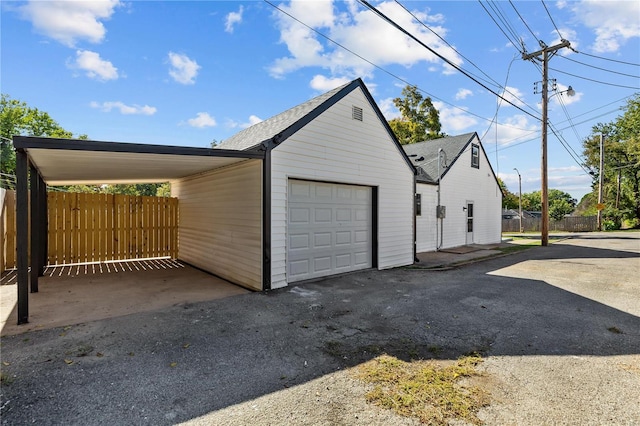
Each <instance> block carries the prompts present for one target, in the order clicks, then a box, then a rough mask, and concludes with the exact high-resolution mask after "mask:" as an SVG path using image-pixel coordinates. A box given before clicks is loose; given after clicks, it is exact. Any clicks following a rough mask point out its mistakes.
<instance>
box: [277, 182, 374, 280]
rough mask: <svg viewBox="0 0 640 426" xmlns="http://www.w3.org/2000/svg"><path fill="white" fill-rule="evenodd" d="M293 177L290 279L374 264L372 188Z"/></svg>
mask: <svg viewBox="0 0 640 426" xmlns="http://www.w3.org/2000/svg"><path fill="white" fill-rule="evenodd" d="M289 182H290V183H289V192H288V194H289V199H288V212H289V215H288V225H287V227H288V230H287V234H288V235H289V238H288V241H287V264H288V281H289V282H294V281H299V280H303V279H309V278H315V277H321V276H326V275H331V274H335V273H339V272H346V271H352V270H357V269H364V268H369V267H371V265H372V248H373V246H372V238H371V233H372V223H373V218H372V205H371V203H372V196H371V192H372V190H371V188H369V187H361V186H355V185H340V184H330V183H321V182H311V181H309V182H306V181H296V180H290V181H289Z"/></svg>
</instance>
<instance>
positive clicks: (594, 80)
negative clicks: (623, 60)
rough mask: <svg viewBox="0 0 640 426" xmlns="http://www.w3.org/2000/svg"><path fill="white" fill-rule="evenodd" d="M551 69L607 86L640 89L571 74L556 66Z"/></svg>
mask: <svg viewBox="0 0 640 426" xmlns="http://www.w3.org/2000/svg"><path fill="white" fill-rule="evenodd" d="M549 69H550V70H553V71H555V72H559V73H561V74H566V75H570V76H571V77H576V78H581V79H583V80H587V81H592V82H594V83H598V84H604V85H607V86H614V87H624V88H625V89H633V90H640V87H634V86H626V85H624V84H615V83H607V82H606V81H600V80H596V79H593V78H588V77H583V76H580V75H576V74H571V73H569V72H566V71H560V70H559V69H555V68H551V67H549Z"/></svg>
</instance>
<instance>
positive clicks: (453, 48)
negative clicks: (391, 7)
mask: <svg viewBox="0 0 640 426" xmlns="http://www.w3.org/2000/svg"><path fill="white" fill-rule="evenodd" d="M395 2H396V3H397V4H398V5H399V6H400V7H402V8H403V9H404V10H405V11H406V12H407V13H408V14H409V15H411V17H412V18H413V19H415V20H416V21H417V22H418V23H420V24H421V25H422V26H423V27H424V28H426V29H427V30H429V31H430V32H431V33H433V34H434V35H435V36H436V37H438V38H439V39H440V40H442V41H443V42H444V43H445V44H446V45H447V46H449V47H450V48H451V49H452V50H453V51H454V52H456V53H457V54H458V55H460V57H462V58H463V59H464V60H465V61H467V62H469V63H470V64H471V65H473V66H474V67H475V68H476V69H478V70H479V71H480V72H481V73H482V74H484V75H485V76H486V77H488V78H489V79H490V80H491V82H493V84H494V85H495V86H496V87H498V88H499V89H502V90H503V93H502V95H503V96H504V92H506V93H508V94H510V95H511V96H513V97H514V99H517V100H519V101H520V102H522V104H523V105H527V106H529V105H528V104H527V103H526V102H525V101H523V100H522V99H520V98H519V97H518V96H517V95H516V94H514V93H512V92H511V91H510V90H509V89H507V86H506V84H505V85H504V86H502V85H501V84H500V83H498V82H497V81H496V80H494V79H493V77H491V76H490V75H489V74H487V73H486V72H484V71H483V70H482V69H481V68H480V67H479V66H477V65H476V64H475V63H473V61H471V60H470V59H469V58H467V57H466V56H464V55H463V54H462V53H460V52H459V51H458V50H457V49H456V48H455V47H453V46H452V45H451V44H450V43H449V42H448V41H447V40H445V39H444V38H443V37H441V36H440V34H438V33H437V32H435V31H434V30H433V29H431V28H430V27H429V26H428V25H426V24H425V23H424V22H422V21H421V20H420V19H418V17H417V16H415V14H413V12H411V11H410V10H408V9H407V8H406V7H404V5H403V4H402V3H400V2H399V1H398V0H395ZM511 64H513V61H511ZM511 64H509V68H511ZM507 78H508V76H507ZM483 81H487V80H484V79H483ZM529 108H531V109H532V110H533V111H536V109H535V108H533V107H531V106H529Z"/></svg>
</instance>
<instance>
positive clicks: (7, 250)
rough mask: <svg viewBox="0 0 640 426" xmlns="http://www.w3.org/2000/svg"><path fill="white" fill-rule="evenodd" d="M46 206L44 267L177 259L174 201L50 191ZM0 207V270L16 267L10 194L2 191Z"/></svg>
mask: <svg viewBox="0 0 640 426" xmlns="http://www.w3.org/2000/svg"><path fill="white" fill-rule="evenodd" d="M47 205H48V208H47V220H48V227H47V238H48V244H47V246H48V250H47V263H48V264H51V265H56V264H58V265H59V264H70V263H76V262H99V261H105V260H125V259H135V258H142V257H164V256H170V257H172V258H177V256H178V226H177V225H178V220H179V219H178V208H179V207H178V206H179V204H178V200H177V199H176V198H170V197H146V196H145V197H142V196H129V195H112V194H91V193H65V192H55V191H50V192H48V193H47ZM4 206H5V207H4V208H5V211H4V215H3V216H2V219H1V220H3V221H4V222H3V226H4V229H2V227H0V231H3V243H4V244H3V246H0V250H1V251H2V253H0V256H3V258H2V259H0V260H3V261H4V263H3V266H4V268H6V269H12V268H15V262H16V258H15V256H16V239H15V220H16V217H15V193H14V192H13V191H7V192H6V196H5V204H4ZM0 213H1V212H0ZM0 264H2V262H0Z"/></svg>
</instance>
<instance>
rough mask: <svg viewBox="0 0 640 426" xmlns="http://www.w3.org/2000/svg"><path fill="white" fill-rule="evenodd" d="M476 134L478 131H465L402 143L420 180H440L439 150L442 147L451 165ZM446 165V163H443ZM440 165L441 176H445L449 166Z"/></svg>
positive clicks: (447, 163) (426, 181)
mask: <svg viewBox="0 0 640 426" xmlns="http://www.w3.org/2000/svg"><path fill="white" fill-rule="evenodd" d="M475 136H476V133H475V132H473V133H465V134H463V135H459V136H447V137H444V138H440V139H433V140H429V141H425V142H418V143H413V144H408V145H402V148H403V149H404V152H406V153H407V155H408V156H409V158H411V162H412V163H413V165H414V166H415V167H416V169H417V170H418V174H417V178H416V179H417V180H418V182H425V183H437V182H438V150H439V149H440V148H442V150H443V151H444V153H445V156H446V165H447V166H451V165H452V164H453V163H454V162H455V161H456V160H457V159H458V157H459V156H460V154H462V151H463V150H464V149H465V147H466V146H467V145H468V144H469V143H470V142H471V140H472V139H473V138H474V137H475ZM443 165H444V164H443ZM443 165H441V166H440V177H442V176H444V174H445V173H446V172H447V170H448V167H443Z"/></svg>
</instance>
